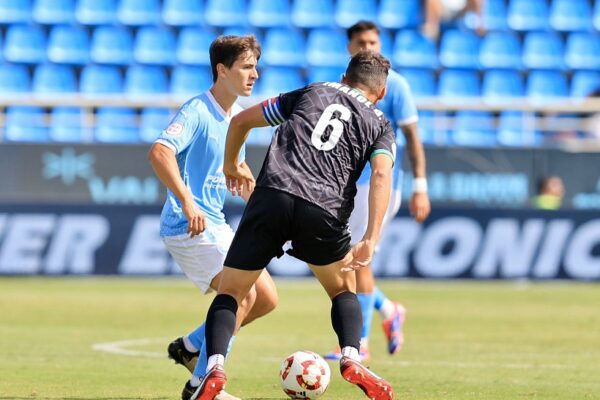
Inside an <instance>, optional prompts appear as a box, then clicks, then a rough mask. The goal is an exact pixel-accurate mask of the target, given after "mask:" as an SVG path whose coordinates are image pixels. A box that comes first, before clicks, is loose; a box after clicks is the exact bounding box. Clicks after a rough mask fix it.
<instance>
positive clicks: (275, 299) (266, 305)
mask: <svg viewBox="0 0 600 400" xmlns="http://www.w3.org/2000/svg"><path fill="white" fill-rule="evenodd" d="M258 301H259V300H257V302H258ZM260 301H261V304H262V309H263V310H264V313H265V314H267V313H270V312H271V311H273V310H274V309H275V308H276V307H277V304H279V295H278V294H277V291H275V290H271V291H268V292H267V293H265V294H264V295H262V296H261V298H260Z"/></svg>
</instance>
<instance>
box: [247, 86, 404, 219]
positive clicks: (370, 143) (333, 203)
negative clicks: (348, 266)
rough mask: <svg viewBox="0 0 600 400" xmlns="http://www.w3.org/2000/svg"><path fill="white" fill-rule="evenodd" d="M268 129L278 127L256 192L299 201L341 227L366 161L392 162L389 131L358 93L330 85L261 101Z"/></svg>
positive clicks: (392, 154) (393, 146)
mask: <svg viewBox="0 0 600 400" xmlns="http://www.w3.org/2000/svg"><path fill="white" fill-rule="evenodd" d="M263 113H264V116H265V118H266V120H267V121H268V122H269V124H271V125H272V126H275V125H278V124H281V125H280V126H279V127H278V128H277V131H276V132H275V135H274V136H273V140H272V141H271V145H270V147H269V151H268V153H267V156H266V158H265V161H264V164H263V166H262V169H261V171H260V174H259V175H258V178H257V181H256V187H266V188H272V189H277V190H281V191H284V192H287V193H290V194H292V195H295V196H298V197H300V198H302V199H305V200H307V201H309V202H311V203H313V204H315V205H317V206H319V207H321V208H323V209H324V210H326V211H327V212H329V213H330V214H331V215H333V216H334V217H336V218H337V219H338V220H340V221H341V222H343V223H347V221H348V218H349V217H350V214H351V212H352V209H353V208H354V196H355V194H356V181H357V180H358V178H359V177H360V174H361V172H362V170H363V168H364V166H365V164H366V163H367V161H369V159H370V157H372V156H373V155H374V154H378V153H385V154H388V155H389V156H390V157H392V160H394V159H395V152H396V145H395V136H394V130H393V129H392V127H391V125H390V123H389V121H388V120H387V119H386V118H385V117H384V115H383V113H382V112H381V111H380V110H378V109H376V108H375V107H374V106H373V104H371V103H370V102H369V101H368V100H367V99H366V97H364V96H363V95H362V93H361V92H360V91H358V90H356V89H352V88H350V87H348V86H346V85H343V84H340V83H333V82H321V83H314V84H311V85H309V86H306V87H304V88H301V89H298V90H294V91H292V92H288V93H283V94H281V95H280V96H279V97H274V98H272V99H270V100H266V101H264V102H263Z"/></svg>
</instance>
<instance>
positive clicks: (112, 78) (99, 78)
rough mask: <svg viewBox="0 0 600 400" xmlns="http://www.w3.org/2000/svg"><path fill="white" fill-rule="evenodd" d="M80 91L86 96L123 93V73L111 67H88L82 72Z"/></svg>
mask: <svg viewBox="0 0 600 400" xmlns="http://www.w3.org/2000/svg"><path fill="white" fill-rule="evenodd" d="M79 91H80V92H81V93H82V94H85V95H97V94H116V93H122V92H123V76H122V75H121V71H120V70H119V68H118V67H115V66H110V65H87V66H86V67H84V68H83V70H82V71H81V79H80V80H79Z"/></svg>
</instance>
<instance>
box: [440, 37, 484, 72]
mask: <svg viewBox="0 0 600 400" xmlns="http://www.w3.org/2000/svg"><path fill="white" fill-rule="evenodd" d="M479 46H480V39H479V37H478V36H477V35H476V34H474V33H472V32H461V31H458V30H451V31H446V33H444V36H443V37H442V42H441V44H440V63H441V64H442V65H443V66H445V67H447V68H478V67H479Z"/></svg>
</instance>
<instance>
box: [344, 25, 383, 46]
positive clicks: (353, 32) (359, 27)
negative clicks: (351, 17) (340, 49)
mask: <svg viewBox="0 0 600 400" xmlns="http://www.w3.org/2000/svg"><path fill="white" fill-rule="evenodd" d="M364 31H375V32H377V34H378V35H379V28H378V27H377V25H375V23H373V22H371V21H358V22H357V23H355V24H354V25H352V26H351V27H350V28H348V29H347V30H346V36H348V41H351V40H352V37H353V36H354V35H356V34H357V33H361V32H364Z"/></svg>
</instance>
